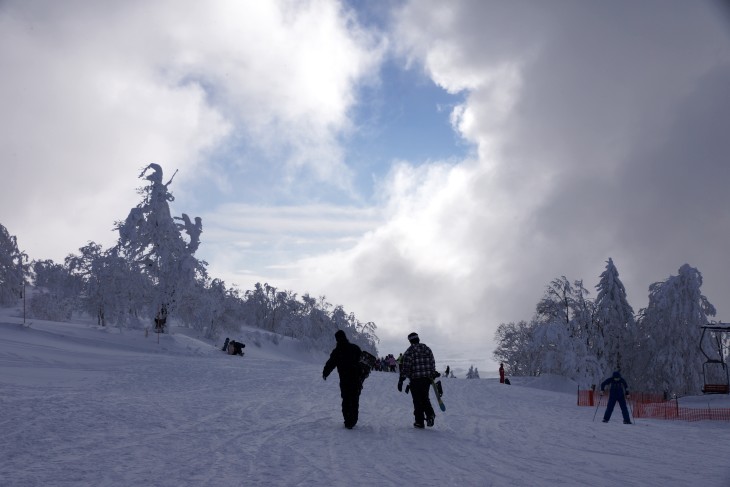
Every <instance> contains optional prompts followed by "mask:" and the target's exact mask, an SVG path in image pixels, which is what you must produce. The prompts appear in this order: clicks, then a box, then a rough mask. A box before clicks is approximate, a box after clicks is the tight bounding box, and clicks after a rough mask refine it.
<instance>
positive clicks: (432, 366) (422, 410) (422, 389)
mask: <svg viewBox="0 0 730 487" xmlns="http://www.w3.org/2000/svg"><path fill="white" fill-rule="evenodd" d="M408 341H409V342H410V344H411V346H410V347H408V350H406V351H405V353H404V354H403V364H402V365H401V369H400V378H399V379H398V390H399V391H403V381H404V380H405V379H406V377H407V378H408V379H410V384H409V387H408V388H406V392H408V389H410V392H411V398H412V399H413V416H414V418H415V422H414V423H413V426H414V427H415V428H423V427H424V425H423V421H424V419H425V421H426V424H427V425H428V426H429V427H430V426H433V423H434V420H435V418H436V413H434V411H433V406H432V405H431V399H429V397H428V392H429V388H430V387H431V380H432V379H434V378H436V377H438V372H436V361H435V360H434V358H433V352H432V351H431V349H430V348H428V347H427V346H426V345H425V344H423V343H421V340H420V339H419V337H418V333H411V334H410V335H408Z"/></svg>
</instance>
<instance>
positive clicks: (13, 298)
mask: <svg viewBox="0 0 730 487" xmlns="http://www.w3.org/2000/svg"><path fill="white" fill-rule="evenodd" d="M27 262H28V256H27V255H26V254H25V253H24V252H21V251H20V250H18V239H17V238H16V237H15V236H14V235H10V233H9V232H8V230H7V229H6V228H5V227H4V226H3V225H2V224H0V306H8V305H13V304H15V303H17V302H18V300H19V299H20V298H21V297H23V287H24V284H25V279H26V277H27V275H28V270H29V265H28V263H27Z"/></svg>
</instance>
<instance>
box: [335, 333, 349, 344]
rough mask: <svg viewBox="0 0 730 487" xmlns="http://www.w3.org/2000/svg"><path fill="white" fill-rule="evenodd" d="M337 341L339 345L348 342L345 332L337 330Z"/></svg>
mask: <svg viewBox="0 0 730 487" xmlns="http://www.w3.org/2000/svg"><path fill="white" fill-rule="evenodd" d="M335 340H337V343H341V342H346V341H347V335H345V332H344V331H342V330H337V333H335Z"/></svg>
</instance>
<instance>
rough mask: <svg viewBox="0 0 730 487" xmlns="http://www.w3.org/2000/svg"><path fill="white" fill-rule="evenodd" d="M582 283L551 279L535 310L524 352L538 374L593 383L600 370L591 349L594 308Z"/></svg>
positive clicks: (564, 279)
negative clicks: (528, 355) (532, 328)
mask: <svg viewBox="0 0 730 487" xmlns="http://www.w3.org/2000/svg"><path fill="white" fill-rule="evenodd" d="M587 294H588V291H587V290H586V289H585V287H583V281H581V280H576V281H574V282H573V283H572V284H571V282H570V281H569V280H568V279H567V278H566V277H565V276H562V277H561V278H559V279H555V280H553V281H552V282H551V283H550V285H548V287H547V289H546V291H545V295H544V296H543V298H542V299H541V300H540V302H539V303H538V305H537V307H536V315H535V316H536V321H537V326H535V328H534V330H533V333H532V338H533V341H532V343H530V344H529V346H528V349H527V350H528V353H529V354H530V355H532V356H534V357H536V359H537V360H538V361H539V373H549V374H556V375H561V376H564V377H568V378H570V379H573V380H575V381H577V382H578V383H581V384H586V385H588V384H592V383H595V381H596V380H597V377H599V376H600V374H601V370H600V367H599V364H598V361H597V360H596V358H595V355H594V353H593V351H592V350H591V336H590V333H591V330H592V329H593V328H594V320H595V306H594V303H593V302H592V301H591V300H589V299H588V298H587V297H586V295H587Z"/></svg>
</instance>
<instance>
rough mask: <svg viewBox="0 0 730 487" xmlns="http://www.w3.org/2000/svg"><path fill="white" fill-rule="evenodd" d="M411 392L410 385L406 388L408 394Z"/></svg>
mask: <svg viewBox="0 0 730 487" xmlns="http://www.w3.org/2000/svg"><path fill="white" fill-rule="evenodd" d="M410 391H411V385H410V384H408V385H407V386H406V394H408V393H409V392H410Z"/></svg>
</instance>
